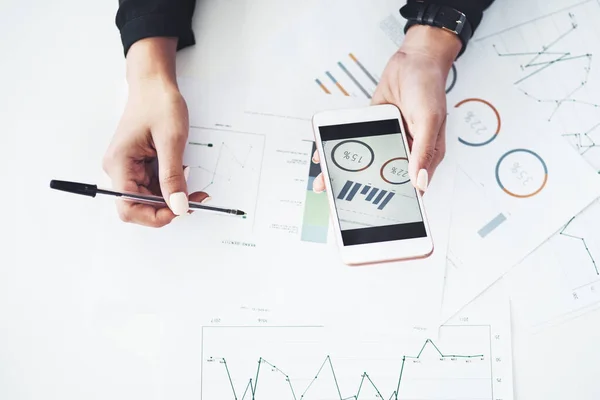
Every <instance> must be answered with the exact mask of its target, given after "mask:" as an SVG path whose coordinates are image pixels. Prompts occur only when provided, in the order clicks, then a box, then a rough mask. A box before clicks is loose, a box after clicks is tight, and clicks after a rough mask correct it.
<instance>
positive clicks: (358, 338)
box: [199, 288, 513, 400]
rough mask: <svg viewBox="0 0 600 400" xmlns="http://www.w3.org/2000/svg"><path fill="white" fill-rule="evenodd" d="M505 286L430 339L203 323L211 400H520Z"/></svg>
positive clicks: (204, 387)
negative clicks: (516, 398) (515, 395)
mask: <svg viewBox="0 0 600 400" xmlns="http://www.w3.org/2000/svg"><path fill="white" fill-rule="evenodd" d="M498 289H501V288H497V289H495V290H494V291H492V292H489V293H486V295H485V296H484V297H483V298H481V299H480V300H479V301H478V302H477V303H474V304H473V305H472V306H471V307H469V308H468V309H466V310H464V312H463V313H461V314H460V315H458V316H457V317H456V318H455V319H453V320H452V321H450V322H449V323H448V324H446V325H443V326H442V327H441V328H440V335H439V338H436V339H427V338H426V339H423V338H420V337H419V338H418V337H411V336H406V335H402V334H398V333H397V332H394V331H388V330H381V329H379V330H376V331H372V332H370V333H368V334H364V335H356V334H353V333H352V332H348V331H338V330H336V329H330V328H328V327H327V326H321V325H312V326H311V325H309V326H295V325H278V326H272V325H271V326H269V324H261V325H258V326H257V325H251V326H248V325H237V326H236V325H235V324H233V325H229V324H228V326H219V325H218V324H212V325H210V326H205V327H204V328H203V330H202V348H201V354H200V355H199V357H201V358H202V372H201V393H202V396H201V398H202V399H223V400H250V399H257V400H258V399H264V400H271V399H273V400H275V399H276V400H288V399H289V400H297V399H304V400H310V399H336V400H343V399H354V400H359V399H391V400H399V399H423V400H441V399H482V400H483V399H504V400H510V399H512V397H513V396H512V392H513V390H512V356H511V330H510V314H509V308H508V301H507V298H506V296H505V295H504V294H503V293H502V291H501V290H498Z"/></svg>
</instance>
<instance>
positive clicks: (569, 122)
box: [474, 0, 600, 172]
mask: <svg viewBox="0 0 600 400" xmlns="http://www.w3.org/2000/svg"><path fill="white" fill-rule="evenodd" d="M507 3H508V4H502V7H498V9H497V10H494V13H491V14H493V15H492V17H497V18H496V19H493V20H491V21H486V22H489V23H486V24H484V25H485V26H482V29H481V30H480V31H479V32H477V37H476V38H475V39H474V41H475V42H476V43H477V45H483V46H485V47H488V48H489V49H491V50H492V51H493V53H494V56H495V58H496V62H497V63H499V64H501V65H502V66H503V67H504V70H505V71H506V72H507V73H509V74H511V77H512V84H513V85H514V88H515V89H516V90H517V95H518V96H523V97H525V98H527V99H528V101H529V102H528V107H530V110H531V115H534V116H536V117H539V118H540V120H541V121H543V122H544V123H545V124H544V129H545V130H546V131H548V132H554V133H556V134H560V135H562V136H563V137H565V138H567V139H568V140H569V141H570V142H571V144H572V145H573V146H574V147H576V148H577V150H578V151H579V152H580V153H581V154H582V155H583V156H584V157H585V158H586V160H587V161H588V162H590V163H591V164H592V165H593V167H594V168H595V169H596V171H598V172H600V97H598V93H600V43H599V42H598V40H597V38H598V37H600V26H599V25H598V21H599V20H600V2H598V1H597V0H588V1H581V0H578V1H574V0H573V1H548V2H535V3H533V4H532V5H529V6H528V8H530V9H531V10H530V12H529V13H526V14H527V15H528V20H527V21H519V20H515V16H514V13H513V15H508V11H506V12H505V11H504V10H511V9H514V8H513V7H517V6H518V7H522V3H523V2H520V1H517V0H509V1H507ZM511 3H514V5H511ZM532 16H533V18H532ZM500 19H501V20H502V21H501V22H500ZM549 82H551V84H548V83H549Z"/></svg>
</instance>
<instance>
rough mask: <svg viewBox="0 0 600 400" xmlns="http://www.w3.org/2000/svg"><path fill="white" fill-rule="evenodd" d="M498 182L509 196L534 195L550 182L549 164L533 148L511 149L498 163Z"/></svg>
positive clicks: (523, 197) (524, 196)
mask: <svg viewBox="0 0 600 400" xmlns="http://www.w3.org/2000/svg"><path fill="white" fill-rule="evenodd" d="M496 182H497V183H498V186H500V189H502V191H504V192H505V193H506V194H508V195H509V196H512V197H516V198H519V199H526V198H529V197H533V196H535V195H536V194H538V193H540V192H541V191H542V190H543V189H544V188H545V187H546V184H547V183H548V166H547V165H546V162H545V161H544V159H543V158H542V157H540V155H539V154H537V153H536V152H534V151H532V150H529V149H514V150H510V151H507V152H506V153H504V154H503V155H502V157H500V159H499V160H498V163H496ZM517 189H519V190H517Z"/></svg>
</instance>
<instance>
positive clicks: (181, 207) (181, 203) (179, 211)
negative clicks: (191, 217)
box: [169, 192, 189, 215]
mask: <svg viewBox="0 0 600 400" xmlns="http://www.w3.org/2000/svg"><path fill="white" fill-rule="evenodd" d="M169 205H170V206H171V211H173V214H175V215H185V213H187V212H188V209H189V203H188V199H187V196H186V195H185V193H183V192H177V193H173V194H172V195H171V196H170V197H169Z"/></svg>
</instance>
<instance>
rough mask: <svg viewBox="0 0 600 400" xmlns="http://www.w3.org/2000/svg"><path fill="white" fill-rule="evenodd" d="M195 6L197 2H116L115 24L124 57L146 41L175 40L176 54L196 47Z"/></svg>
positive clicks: (145, 0) (123, 0) (181, 0)
mask: <svg viewBox="0 0 600 400" xmlns="http://www.w3.org/2000/svg"><path fill="white" fill-rule="evenodd" d="M195 6H196V0H119V10H118V11H117V16H116V21H115V22H116V25H117V28H118V29H119V31H120V33H121V42H122V43H123V50H124V52H125V55H127V52H128V51H129V48H130V47H131V45H132V44H134V43H135V42H137V41H138V40H140V39H144V38H148V37H155V36H162V37H176V38H178V39H179V40H178V44H177V49H178V50H179V49H182V48H184V47H187V46H191V45H193V44H195V43H196V41H195V38H194V32H193V31H192V16H193V15H194V8H195Z"/></svg>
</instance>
